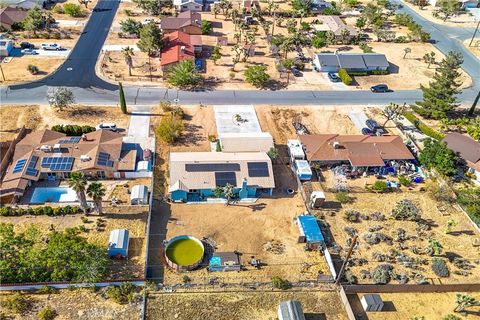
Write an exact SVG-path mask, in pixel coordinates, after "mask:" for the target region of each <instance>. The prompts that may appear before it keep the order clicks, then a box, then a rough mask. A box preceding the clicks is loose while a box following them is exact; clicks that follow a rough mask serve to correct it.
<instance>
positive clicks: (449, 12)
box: [434, 0, 461, 22]
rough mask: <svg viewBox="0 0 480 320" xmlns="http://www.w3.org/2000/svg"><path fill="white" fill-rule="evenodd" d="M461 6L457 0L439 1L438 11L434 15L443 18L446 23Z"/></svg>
mask: <svg viewBox="0 0 480 320" xmlns="http://www.w3.org/2000/svg"><path fill="white" fill-rule="evenodd" d="M460 5H461V4H460V2H458V1H456V0H439V1H437V4H436V6H437V10H435V12H434V15H435V16H437V17H441V18H443V21H444V22H445V21H447V19H448V18H450V17H451V16H453V15H454V14H455V13H457V12H458V11H459V10H460Z"/></svg>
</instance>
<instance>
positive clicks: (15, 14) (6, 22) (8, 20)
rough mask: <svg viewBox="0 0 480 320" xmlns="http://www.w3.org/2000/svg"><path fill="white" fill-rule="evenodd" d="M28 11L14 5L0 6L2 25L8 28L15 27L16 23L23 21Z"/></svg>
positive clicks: (0, 21) (0, 24)
mask: <svg viewBox="0 0 480 320" xmlns="http://www.w3.org/2000/svg"><path fill="white" fill-rule="evenodd" d="M27 13H28V11H27V10H25V9H22V8H18V7H14V6H8V7H3V8H0V26H1V27H2V28H4V29H6V30H10V29H12V27H13V28H15V25H18V26H19V25H20V24H21V23H22V21H23V20H24V19H25V17H26V16H27Z"/></svg>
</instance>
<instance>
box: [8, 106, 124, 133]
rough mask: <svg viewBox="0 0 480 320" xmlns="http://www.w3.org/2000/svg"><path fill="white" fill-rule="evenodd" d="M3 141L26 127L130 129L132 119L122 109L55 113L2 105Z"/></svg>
mask: <svg viewBox="0 0 480 320" xmlns="http://www.w3.org/2000/svg"><path fill="white" fill-rule="evenodd" d="M0 118H1V119H2V122H1V125H0V128H1V130H0V140H1V141H4V140H9V139H13V138H14V137H15V136H16V134H17V133H18V130H19V129H20V128H21V127H22V126H23V125H25V127H26V128H28V129H32V130H40V129H44V128H50V127H51V126H53V125H56V124H77V125H90V126H96V125H97V124H99V123H101V122H115V123H116V124H117V126H118V127H119V128H127V126H128V121H129V116H128V115H125V114H123V113H122V112H121V111H120V109H119V108H112V107H92V106H72V107H70V108H68V109H66V110H64V111H54V110H53V109H52V108H51V107H49V106H45V105H42V106H2V107H1V108H0Z"/></svg>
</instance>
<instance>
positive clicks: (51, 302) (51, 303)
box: [1, 289, 141, 320]
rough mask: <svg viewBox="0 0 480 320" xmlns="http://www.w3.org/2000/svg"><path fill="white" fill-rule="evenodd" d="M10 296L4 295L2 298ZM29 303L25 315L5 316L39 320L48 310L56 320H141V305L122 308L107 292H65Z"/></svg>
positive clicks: (33, 298)
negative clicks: (42, 312) (46, 309)
mask: <svg viewBox="0 0 480 320" xmlns="http://www.w3.org/2000/svg"><path fill="white" fill-rule="evenodd" d="M8 294H9V293H2V294H1V296H2V298H3V297H5V296H7V295H8ZM23 297H25V298H26V299H27V301H28V302H29V303H30V306H29V308H28V310H27V312H26V313H25V314H22V315H13V314H11V315H10V314H8V312H6V310H3V312H2V314H5V315H9V317H8V319H15V320H36V319H38V317H37V313H38V312H39V311H40V310H42V309H43V308H45V307H47V306H48V307H50V308H52V309H54V310H55V311H56V313H57V316H56V317H55V319H58V320H68V319H84V320H97V319H128V320H133V319H138V318H139V317H140V308H141V303H140V302H136V303H132V304H126V305H119V304H117V303H115V302H113V301H112V300H109V299H107V298H106V296H105V290H104V289H101V290H100V292H97V293H93V292H91V291H90V290H88V289H75V290H62V291H61V292H60V293H56V294H50V295H46V294H25V295H23Z"/></svg>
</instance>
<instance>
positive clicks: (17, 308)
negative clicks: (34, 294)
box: [1, 293, 29, 314]
mask: <svg viewBox="0 0 480 320" xmlns="http://www.w3.org/2000/svg"><path fill="white" fill-rule="evenodd" d="M28 305H29V302H28V300H27V299H26V298H25V297H24V296H22V295H21V294H20V293H14V294H12V295H8V296H7V297H2V300H1V306H2V309H7V310H8V311H10V312H12V313H14V314H22V313H24V312H25V311H27V309H28Z"/></svg>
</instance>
